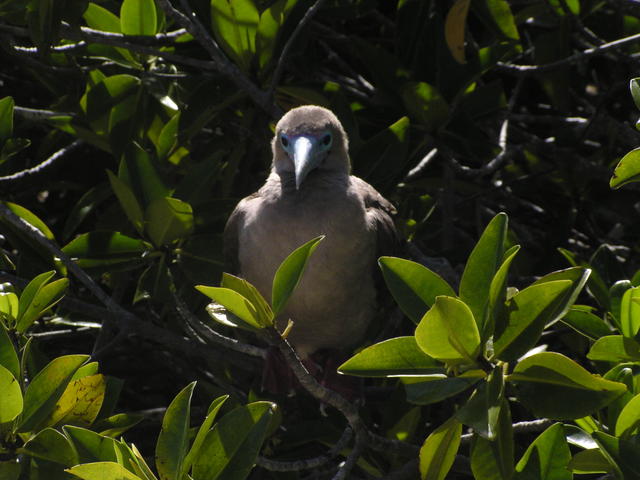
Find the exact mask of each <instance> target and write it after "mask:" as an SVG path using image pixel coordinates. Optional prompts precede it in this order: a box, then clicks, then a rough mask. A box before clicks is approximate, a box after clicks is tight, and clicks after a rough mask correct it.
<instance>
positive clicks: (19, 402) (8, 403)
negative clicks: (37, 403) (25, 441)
mask: <svg viewBox="0 0 640 480" xmlns="http://www.w3.org/2000/svg"><path fill="white" fill-rule="evenodd" d="M0 391H1V392H2V395H0V424H2V423H7V422H11V421H12V420H14V419H15V418H16V417H17V416H18V415H20V414H21V413H22V409H23V399H22V390H21V389H20V382H18V380H16V378H15V377H14V376H13V374H12V373H11V372H10V371H9V370H7V369H6V368H5V367H3V366H2V365H0Z"/></svg>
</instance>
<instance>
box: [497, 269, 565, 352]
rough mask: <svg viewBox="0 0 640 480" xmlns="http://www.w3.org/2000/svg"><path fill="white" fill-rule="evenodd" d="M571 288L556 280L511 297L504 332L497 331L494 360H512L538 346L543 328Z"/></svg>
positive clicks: (529, 288) (531, 287)
mask: <svg viewBox="0 0 640 480" xmlns="http://www.w3.org/2000/svg"><path fill="white" fill-rule="evenodd" d="M571 285H572V284H571V281H569V280H556V281H553V282H546V283H542V284H539V285H531V286H530V287H527V288H525V289H524V290H522V291H520V292H518V293H517V294H516V295H514V296H513V297H512V298H511V299H510V300H509V302H508V304H507V312H508V313H507V314H508V317H507V323H506V325H505V328H504V331H502V332H496V335H497V338H496V340H495V341H494V344H493V349H494V357H496V358H499V359H500V360H504V361H512V360H516V359H517V358H519V357H520V356H522V355H524V354H525V353H527V352H528V351H529V349H531V347H533V346H534V345H535V344H536V343H537V341H538V339H539V338H540V335H541V334H542V330H543V329H544V327H545V325H546V324H547V323H549V322H550V321H551V320H552V319H553V318H554V317H555V315H556V313H557V309H558V305H559V304H560V302H562V300H563V299H564V297H565V293H566V292H567V291H569V289H570V288H571Z"/></svg>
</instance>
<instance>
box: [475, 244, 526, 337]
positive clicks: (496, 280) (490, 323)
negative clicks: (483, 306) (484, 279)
mask: <svg viewBox="0 0 640 480" xmlns="http://www.w3.org/2000/svg"><path fill="white" fill-rule="evenodd" d="M519 250H520V245H515V246H514V248H513V249H512V250H509V252H506V253H505V259H504V260H503V261H502V264H501V265H500V268H498V271H497V272H496V274H495V275H494V276H493V279H492V280H491V286H490V288H489V318H488V320H487V322H485V324H484V325H483V328H482V331H481V337H482V339H483V340H484V339H487V338H489V337H490V336H491V335H493V332H494V329H495V326H496V325H502V323H504V322H505V321H506V319H505V317H506V309H505V301H506V299H507V275H508V273H509V268H510V267H511V262H513V260H514V258H516V255H517V253H518V251H519Z"/></svg>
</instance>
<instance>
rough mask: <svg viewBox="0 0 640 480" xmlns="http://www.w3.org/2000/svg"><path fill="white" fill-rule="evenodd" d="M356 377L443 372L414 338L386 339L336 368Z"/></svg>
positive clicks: (438, 364) (440, 366)
mask: <svg viewBox="0 0 640 480" xmlns="http://www.w3.org/2000/svg"><path fill="white" fill-rule="evenodd" d="M338 371H339V372H340V373H344V374H347V375H355V376H358V377H399V376H403V375H428V374H432V373H443V372H444V370H443V368H442V364H441V363H440V362H438V361H436V360H435V359H433V358H431V357H430V356H428V355H427V354H425V353H424V352H423V351H422V350H421V349H420V347H418V344H417V343H416V339H415V337H397V338H390V339H389V340H385V341H383V342H380V343H376V344H375V345H371V346H370V347H367V348H365V349H364V350H361V351H360V352H358V353H356V354H355V355H354V356H353V357H351V358H350V359H349V360H347V361H346V362H344V363H343V364H342V365H340V366H339V367H338Z"/></svg>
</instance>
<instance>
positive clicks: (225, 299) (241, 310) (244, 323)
mask: <svg viewBox="0 0 640 480" xmlns="http://www.w3.org/2000/svg"><path fill="white" fill-rule="evenodd" d="M196 290H198V291H199V292H201V293H204V294H205V295H206V296H207V297H209V298H211V299H212V300H214V301H215V302H217V303H219V304H220V305H222V306H223V307H224V308H225V309H226V310H227V311H228V312H230V313H231V314H232V315H234V316H235V317H237V318H238V320H239V321H240V322H241V323H240V324H238V325H234V324H233V323H229V325H230V326H239V327H244V328H249V329H256V328H258V329H259V328H264V326H263V325H261V324H260V322H259V317H258V313H257V312H256V309H255V307H254V306H253V305H252V304H251V302H250V301H249V300H247V299H246V298H245V297H243V296H242V295H240V294H239V293H238V292H235V291H233V290H231V289H228V288H221V287H207V286H205V285H198V286H196ZM214 318H215V317H214Z"/></svg>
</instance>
